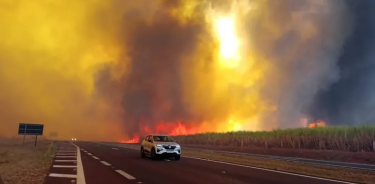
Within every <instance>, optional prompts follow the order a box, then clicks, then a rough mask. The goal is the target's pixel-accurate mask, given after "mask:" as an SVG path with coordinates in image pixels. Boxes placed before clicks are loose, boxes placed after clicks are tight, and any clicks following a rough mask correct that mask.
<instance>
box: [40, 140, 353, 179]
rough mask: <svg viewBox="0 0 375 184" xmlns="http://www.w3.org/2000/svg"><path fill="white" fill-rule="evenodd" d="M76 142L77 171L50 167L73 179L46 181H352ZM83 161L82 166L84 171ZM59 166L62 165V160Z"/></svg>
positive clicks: (74, 163) (75, 163) (51, 171)
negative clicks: (157, 156)
mask: <svg viewBox="0 0 375 184" xmlns="http://www.w3.org/2000/svg"><path fill="white" fill-rule="evenodd" d="M66 144H69V143H66ZM74 144H75V145H76V146H77V150H79V151H78V152H77V156H76V157H72V158H71V159H72V160H74V159H75V160H76V162H73V163H69V162H66V163H67V164H70V165H73V166H74V165H75V166H76V170H74V168H73V169H72V168H54V167H53V166H51V170H50V174H49V175H51V173H52V174H57V173H66V174H71V175H67V176H71V178H65V177H58V176H59V175H52V177H51V176H49V177H47V179H46V182H45V184H52V183H53V184H60V183H67V182H68V183H73V182H76V183H77V184H120V183H122V184H131V183H143V184H176V183H178V184H207V183H215V184H245V183H246V184H316V183H319V184H343V183H346V184H349V182H340V181H334V180H328V179H321V178H316V177H310V176H303V175H298V174H290V173H285V172H280V171H272V170H267V169H257V168H253V167H246V166H241V165H236V164H228V163H221V162H214V161H208V160H203V159H197V158H187V157H182V158H181V160H179V161H176V160H173V159H171V160H168V159H160V160H152V159H149V158H141V156H140V152H139V151H138V150H132V149H127V148H120V147H116V146H113V145H105V144H98V143H90V142H74ZM65 146H67V145H65ZM74 147H75V146H74ZM74 147H70V149H71V150H72V149H73V148H74ZM59 151H60V150H59ZM56 159H57V160H58V159H61V158H55V160H56ZM66 159H68V158H66ZM69 159H70V158H69ZM80 160H81V161H80ZM80 164H81V165H82V166H81V167H82V171H81V172H80V166H79V165H80ZM53 165H57V162H56V161H54V163H53ZM59 165H62V164H61V162H60V164H59ZM60 167H63V166H60ZM57 169H58V170H57ZM61 176H63V175H61ZM52 180H53V181H52ZM63 180H64V181H63ZM72 180H73V181H72Z"/></svg>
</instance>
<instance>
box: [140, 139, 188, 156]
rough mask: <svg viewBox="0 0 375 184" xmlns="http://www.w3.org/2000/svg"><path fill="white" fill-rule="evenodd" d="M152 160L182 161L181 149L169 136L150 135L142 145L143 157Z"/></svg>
mask: <svg viewBox="0 0 375 184" xmlns="http://www.w3.org/2000/svg"><path fill="white" fill-rule="evenodd" d="M145 155H149V156H150V157H151V158H157V157H174V158H175V159H176V160H180V156H181V147H180V145H179V144H177V143H176V142H175V141H174V140H173V139H172V137H169V136H168V135H156V134H154V135H148V136H146V137H145V139H144V140H143V141H142V144H141V156H142V157H145Z"/></svg>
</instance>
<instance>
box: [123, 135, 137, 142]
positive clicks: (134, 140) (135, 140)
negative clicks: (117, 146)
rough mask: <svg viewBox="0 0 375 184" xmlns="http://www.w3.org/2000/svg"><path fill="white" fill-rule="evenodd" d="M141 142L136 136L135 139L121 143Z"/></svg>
mask: <svg viewBox="0 0 375 184" xmlns="http://www.w3.org/2000/svg"><path fill="white" fill-rule="evenodd" d="M138 142H139V136H138V135H134V137H133V139H130V140H127V141H121V143H138Z"/></svg>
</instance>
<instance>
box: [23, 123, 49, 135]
mask: <svg viewBox="0 0 375 184" xmlns="http://www.w3.org/2000/svg"><path fill="white" fill-rule="evenodd" d="M43 128H44V125H43V124H26V123H20V125H19V128H18V135H43Z"/></svg>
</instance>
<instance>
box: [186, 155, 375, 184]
mask: <svg viewBox="0 0 375 184" xmlns="http://www.w3.org/2000/svg"><path fill="white" fill-rule="evenodd" d="M183 155H184V156H191V157H198V158H205V159H211V160H217V161H223V162H230V163H236V164H242V165H248V166H254V167H262V168H267V169H273V170H279V171H286V172H291V173H298V174H304V175H310V176H318V177H323V178H329V179H336V180H344V181H351V182H358V183H367V184H374V183H375V172H371V171H363V170H355V169H347V168H336V167H328V166H317V165H310V164H309V165H308V164H301V163H293V162H287V161H278V160H267V159H262V158H256V157H248V156H236V155H223V154H219V153H205V152H200V151H191V150H184V153H183Z"/></svg>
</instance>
